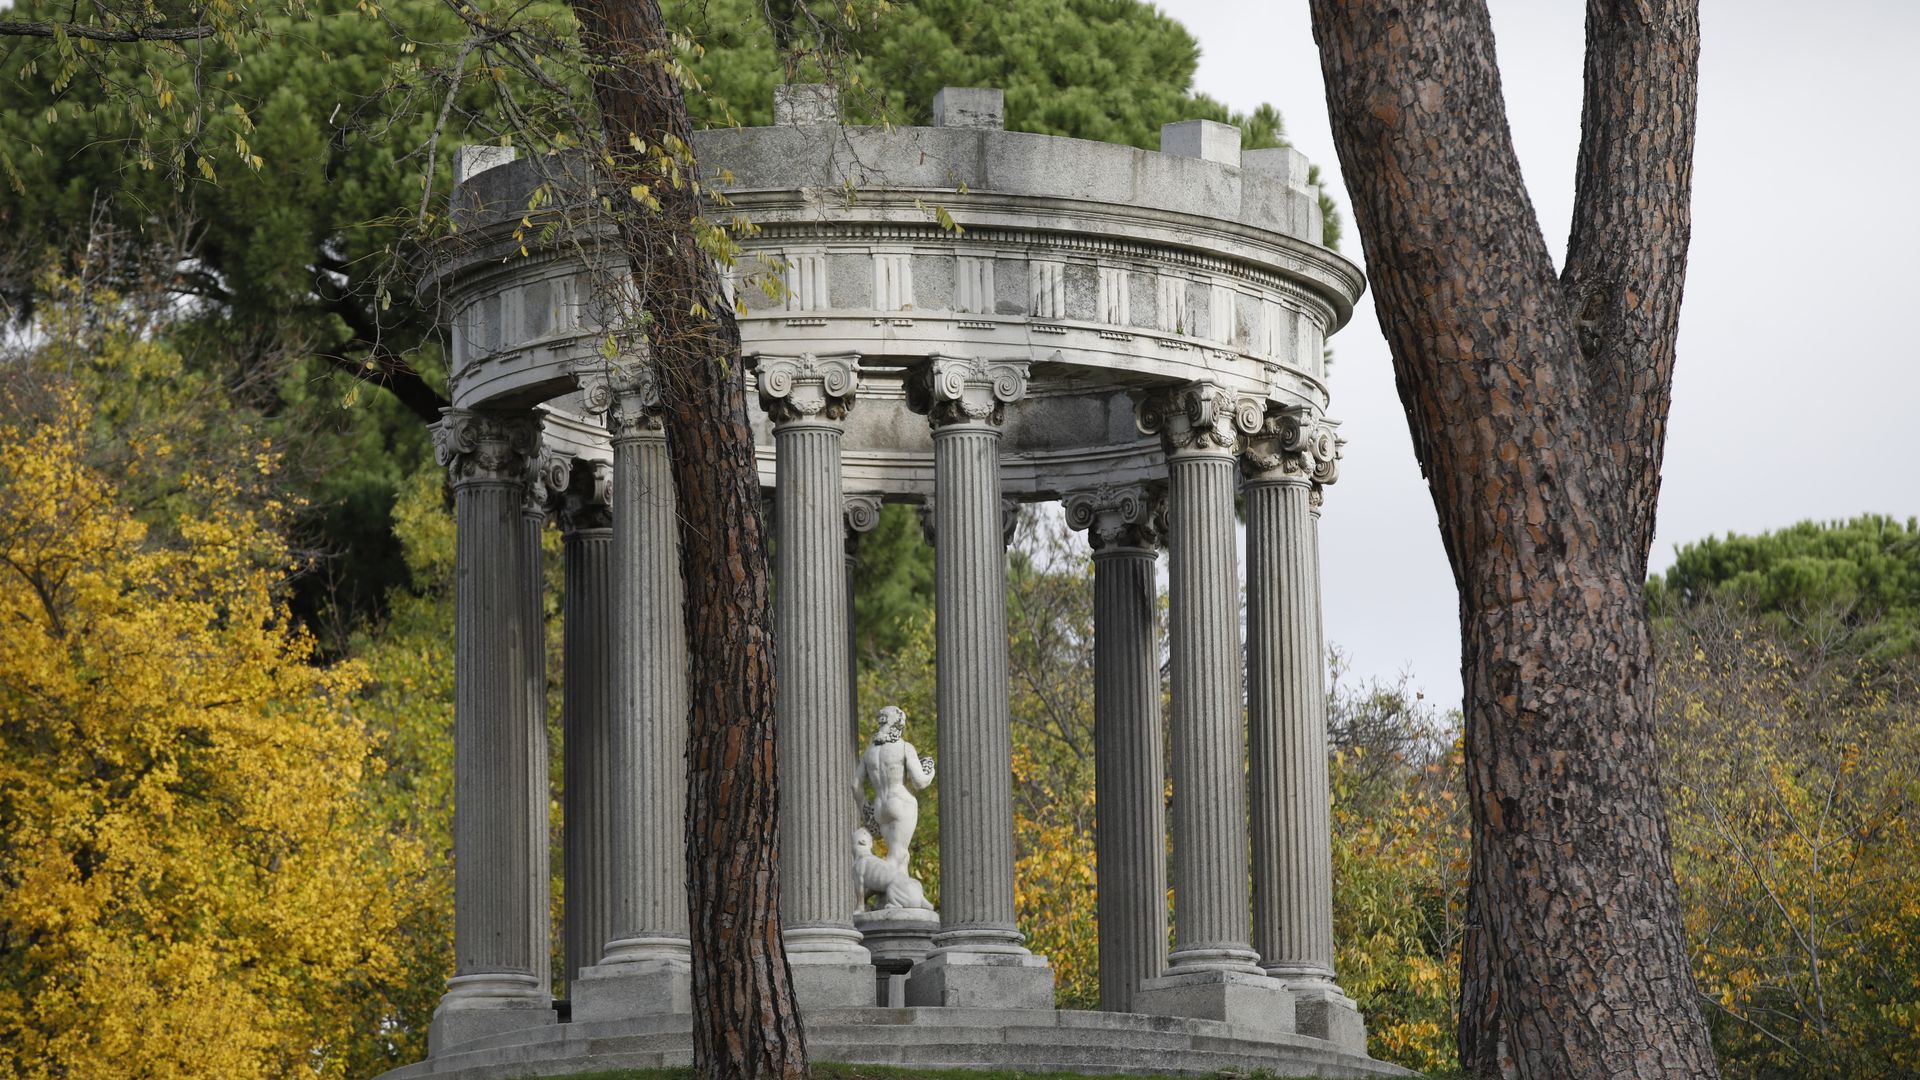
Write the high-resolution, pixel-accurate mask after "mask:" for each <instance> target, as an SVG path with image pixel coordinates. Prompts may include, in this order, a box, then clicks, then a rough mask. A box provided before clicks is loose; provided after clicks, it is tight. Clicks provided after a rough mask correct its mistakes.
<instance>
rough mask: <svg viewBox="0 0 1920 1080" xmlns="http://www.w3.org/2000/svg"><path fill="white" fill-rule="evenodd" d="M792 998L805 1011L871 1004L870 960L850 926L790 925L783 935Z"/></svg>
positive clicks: (858, 933) (872, 982) (872, 983)
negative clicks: (791, 978)
mask: <svg viewBox="0 0 1920 1080" xmlns="http://www.w3.org/2000/svg"><path fill="white" fill-rule="evenodd" d="M781 940H782V943H783V944H785V946H786V949H787V970H788V971H789V972H790V973H791V974H792V976H793V999H794V1001H795V1002H796V1003H797V1004H799V1006H800V1008H801V1009H802V1010H803V1011H804V1010H806V1009H840V1008H847V1007H853V1006H861V1005H872V1004H873V993H874V989H873V988H874V978H875V972H874V970H873V958H872V957H871V956H869V955H868V954H867V950H866V948H865V947H864V946H862V945H861V944H860V932H859V931H858V930H855V929H854V928H853V927H852V926H850V925H838V926H791V927H788V928H787V930H786V932H785V933H784V934H783V935H782V939H781Z"/></svg>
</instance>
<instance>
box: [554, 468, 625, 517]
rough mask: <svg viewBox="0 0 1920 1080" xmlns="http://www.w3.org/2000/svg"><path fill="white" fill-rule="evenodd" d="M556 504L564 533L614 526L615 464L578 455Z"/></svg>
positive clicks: (560, 490)
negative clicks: (581, 459)
mask: <svg viewBox="0 0 1920 1080" xmlns="http://www.w3.org/2000/svg"><path fill="white" fill-rule="evenodd" d="M557 505H558V516H559V518H560V531H561V532H563V533H577V532H586V531H588V530H592V529H611V528H613V466H611V465H609V464H607V463H606V462H604V461H580V460H578V459H575V460H574V461H573V462H572V463H571V468H570V469H569V475H568V478H567V482H566V484H565V485H564V486H563V487H562V488H560V489H559V493H558V499H557Z"/></svg>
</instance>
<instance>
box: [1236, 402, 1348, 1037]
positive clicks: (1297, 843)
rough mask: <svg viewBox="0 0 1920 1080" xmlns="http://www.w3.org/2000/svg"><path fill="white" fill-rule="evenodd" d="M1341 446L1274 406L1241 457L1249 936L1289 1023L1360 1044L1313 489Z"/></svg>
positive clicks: (1307, 416) (1310, 421) (1330, 473)
mask: <svg viewBox="0 0 1920 1080" xmlns="http://www.w3.org/2000/svg"><path fill="white" fill-rule="evenodd" d="M1339 445H1340V444H1339V440H1338V438H1337V437H1336V436H1335V435H1334V433H1333V429H1332V428H1331V426H1329V425H1328V424H1326V423H1325V422H1323V421H1320V420H1317V419H1316V418H1315V417H1314V416H1313V415H1312V414H1311V412H1309V411H1308V410H1305V409H1277V408H1270V409H1269V410H1268V413H1267V417H1266V420H1265V422H1264V423H1263V425H1262V427H1261V430H1260V432H1259V433H1257V434H1256V435H1255V436H1254V437H1253V438H1251V439H1249V440H1248V443H1247V452H1246V454H1245V456H1243V457H1242V459H1241V464H1242V466H1243V467H1244V469H1245V472H1246V500H1247V682H1248V693H1247V729H1248V735H1249V741H1250V747H1249V767H1248V779H1249V787H1250V788H1251V795H1252V806H1253V944H1254V948H1255V949H1256V950H1258V951H1259V953H1260V963H1261V966H1262V967H1263V968H1264V969H1265V970H1266V972H1267V974H1269V975H1272V976H1273V977H1275V978H1277V979H1279V980H1281V981H1282V982H1284V983H1285V984H1286V985H1287V988H1288V989H1289V990H1292V991H1293V992H1294V1007H1295V1011H1296V1014H1297V1030H1298V1031H1299V1032H1300V1034H1302V1035H1312V1036H1314V1037H1316V1038H1322V1039H1330V1040H1332V1041H1335V1042H1338V1043H1340V1044H1341V1045H1343V1046H1346V1047H1347V1048H1349V1049H1352V1050H1354V1051H1355V1052H1360V1053H1364V1052H1365V1050H1366V1028H1365V1026H1364V1024H1363V1023H1362V1021H1361V1018H1360V1013H1359V1010H1358V1009H1357V1008H1356V1007H1355V1006H1354V1003H1353V1000H1352V999H1351V998H1348V997H1347V996H1346V995H1345V994H1343V993H1341V991H1340V988H1339V986H1338V985H1337V984H1336V983H1335V982H1334V977H1333V852H1332V845H1333V834H1332V825H1331V821H1330V797H1329V793H1328V790H1327V710H1326V684H1325V671H1326V655H1325V647H1324V643H1323V639H1322V636H1321V621H1320V558H1319V540H1318V533H1317V530H1316V528H1315V517H1316V515H1317V509H1316V508H1315V507H1316V504H1317V502H1318V498H1317V489H1318V488H1319V486H1320V485H1322V484H1325V483H1331V482H1332V481H1333V480H1334V479H1335V478H1336V477H1337V475H1338V458H1339Z"/></svg>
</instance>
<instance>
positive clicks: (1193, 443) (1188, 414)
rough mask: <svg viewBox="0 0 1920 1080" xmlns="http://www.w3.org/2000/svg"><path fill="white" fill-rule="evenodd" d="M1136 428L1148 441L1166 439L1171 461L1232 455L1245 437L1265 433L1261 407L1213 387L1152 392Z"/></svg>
mask: <svg viewBox="0 0 1920 1080" xmlns="http://www.w3.org/2000/svg"><path fill="white" fill-rule="evenodd" d="M1133 418H1134V423H1135V424H1136V425H1138V426H1139V428H1140V431H1141V433H1142V434H1144V435H1158V436H1160V442H1161V445H1162V446H1163V447H1164V448H1165V449H1166V452H1167V454H1168V456H1169V457H1171V456H1173V455H1176V454H1231V453H1234V452H1235V451H1236V450H1238V449H1239V446H1240V439H1241V436H1243V435H1251V434H1253V433H1254V432H1256V431H1258V430H1260V424H1261V422H1262V420H1263V415H1262V410H1261V404H1260V402H1258V401H1256V400H1254V399H1253V398H1243V397H1238V396H1236V395H1234V394H1232V393H1230V392H1229V391H1227V390H1226V389H1224V388H1223V387H1220V386H1217V385H1215V384H1213V383H1208V382H1197V383H1188V384H1187V385H1185V386H1173V387H1166V388H1163V389H1158V390H1152V391H1149V392H1147V393H1145V394H1142V395H1141V396H1140V397H1139V399H1138V400H1136V401H1135V403H1134V409H1133Z"/></svg>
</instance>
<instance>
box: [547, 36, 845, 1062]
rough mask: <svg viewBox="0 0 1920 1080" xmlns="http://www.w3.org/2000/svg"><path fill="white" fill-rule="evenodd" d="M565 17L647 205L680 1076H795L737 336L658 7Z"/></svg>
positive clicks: (752, 472) (795, 1034)
mask: <svg viewBox="0 0 1920 1080" xmlns="http://www.w3.org/2000/svg"><path fill="white" fill-rule="evenodd" d="M574 11H575V13H576V14H577V15H578V16H579V19H580V26H581V35H582V38H583V40H584V41H585V42H586V44H587V47H588V48H589V49H590V50H591V51H592V52H593V54H594V56H595V59H596V61H597V63H598V66H597V67H596V70H595V72H594V97H595V99H596V101H597V103H598V105H599V107H600V115H601V126H602V129H603V134H604V136H605V139H606V147H607V150H608V152H609V153H610V154H611V155H612V157H613V168H612V170H611V171H612V173H613V176H612V178H611V179H612V181H613V185H612V186H613V189H614V190H615V191H628V190H630V189H631V188H632V187H634V186H635V185H641V184H644V185H646V186H647V187H648V188H649V189H650V190H651V191H652V192H653V194H654V196H655V197H656V198H657V199H658V200H659V202H660V209H659V211H658V212H657V213H646V212H644V211H642V210H641V209H640V208H639V207H638V206H637V205H636V206H634V207H633V212H632V213H630V214H628V215H627V216H626V217H625V218H624V219H623V222H622V230H621V231H622V239H623V240H624V241H625V244H626V248H627V250H628V252H629V253H630V262H631V264H632V269H633V273H634V275H635V278H636V281H637V283H638V285H639V293H640V296H641V303H642V304H643V306H644V308H645V312H646V314H647V315H648V316H650V317H651V319H652V323H651V324H650V325H649V326H648V328H647V336H648V339H649V341H650V343H651V345H652V350H653V358H654V363H655V366H656V370H657V375H658V377H659V386H660V389H661V394H662V397H663V401H664V405H665V407H666V415H665V428H666V434H667V445H668V448H669V451H670V453H671V454H672V458H673V481H674V494H675V499H676V503H677V507H678V510H679V515H680V567H681V577H682V579H683V580H684V581H685V583H686V625H687V646H688V675H689V683H690V698H691V709H690V715H689V719H688V738H687V769H688V776H687V780H688V782H687V887H688V909H689V914H690V920H689V923H690V929H691V932H692V938H693V1013H694V1027H693V1054H694V1059H693V1060H694V1072H695V1075H697V1076H703V1077H712V1078H715V1080H720V1078H728V1080H733V1078H759V1077H804V1076H806V1075H807V1058H806V1046H805V1043H804V1041H803V1037H802V1033H801V1028H800V1017H799V1011H798V1009H797V1008H796V1006H795V1003H794V998H793V991H792V986H791V982H790V973H789V971H788V969H787V958H786V951H785V950H784V949H783V948H782V946H781V940H780V892H779V878H778V875H777V867H778V863H779V835H780V831H779V829H778V827H777V821H776V814H777V809H776V808H777V807H778V805H779V789H778V784H777V782H776V775H775V770H774V762H775V757H774V708H773V704H774V667H773V656H774V653H773V620H772V609H771V606H770V598H769V589H768V571H767V553H766V544H765V537H764V535H763V529H762V523H761V518H760V479H759V472H758V470H757V469H756V467H755V464H754V454H753V432H752V430H751V429H750V428H749V427H748V425H747V398H746V383H745V379H744V376H743V373H742V370H741V363H740V331H739V327H738V326H737V325H736V324H735V322H734V318H733V312H732V310H731V309H730V308H729V307H728V306H727V304H726V303H725V302H724V301H723V300H722V299H721V283H720V277H719V273H718V270H717V268H716V267H715V265H714V262H713V259H712V257H711V256H710V255H709V254H708V253H707V252H706V251H704V250H702V249H701V247H700V245H699V242H698V237H699V233H698V229H697V228H696V221H697V220H698V219H699V217H700V215H701V212H702V207H701V205H700V198H699V195H698V194H697V193H696V192H695V190H694V189H693V188H692V186H690V185H689V184H687V183H685V182H684V180H685V179H690V178H691V177H692V176H693V175H695V173H694V170H693V169H692V164H693V163H692V156H691V154H692V151H691V147H692V144H693V126H692V124H691V122H690V121H689V120H688V116H687V107H686V101H685V99H684V98H683V97H682V94H681V89H680V85H679V83H678V82H677V81H676V79H675V77H674V75H673V74H672V72H670V71H669V70H668V68H667V63H668V62H669V61H671V60H672V59H673V57H674V47H673V44H672V42H671V40H670V39H669V35H668V31H667V27H666V22H665V20H664V19H663V18H662V16H661V11H660V5H659V3H658V2H657V0H576V2H575V3H574ZM658 148H667V154H666V156H662V155H661V154H660V153H658ZM669 161H671V162H673V164H675V165H677V166H678V172H679V176H680V177H681V179H682V181H683V182H678V183H676V182H675V179H674V177H673V176H672V175H670V174H671V173H672V172H673V171H674V170H673V168H672V166H671V165H668V164H667V163H668V162H669Z"/></svg>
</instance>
